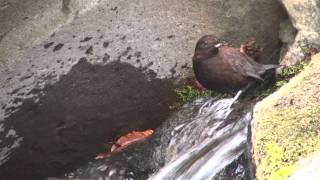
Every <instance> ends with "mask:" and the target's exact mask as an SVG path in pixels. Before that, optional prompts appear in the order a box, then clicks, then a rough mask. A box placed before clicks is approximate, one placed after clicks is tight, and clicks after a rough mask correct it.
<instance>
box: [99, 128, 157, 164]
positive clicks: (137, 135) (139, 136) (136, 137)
mask: <svg viewBox="0 0 320 180" xmlns="http://www.w3.org/2000/svg"><path fill="white" fill-rule="evenodd" d="M152 134H153V130H151V129H148V130H145V131H133V132H131V133H128V134H126V135H124V136H121V137H120V138H119V139H118V140H117V141H116V143H115V144H114V145H112V147H111V150H110V152H105V153H99V154H98V155H97V156H96V158H95V159H105V158H107V157H109V156H111V153H112V152H119V151H121V150H122V149H124V148H125V147H127V146H128V145H130V144H133V143H135V142H137V141H141V140H143V139H145V138H147V137H149V136H151V135H152Z"/></svg>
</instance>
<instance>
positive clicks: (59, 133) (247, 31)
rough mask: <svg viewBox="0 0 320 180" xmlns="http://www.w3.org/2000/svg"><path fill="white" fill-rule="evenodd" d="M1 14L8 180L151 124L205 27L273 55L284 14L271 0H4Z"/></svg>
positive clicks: (162, 114) (0, 76)
mask: <svg viewBox="0 0 320 180" xmlns="http://www.w3.org/2000/svg"><path fill="white" fill-rule="evenodd" d="M16 12H19V13H16ZM0 13H1V15H0V17H1V19H0V23H1V25H0V36H1V39H0V61H1V63H0V84H1V87H0V105H1V109H0V120H1V124H0V126H1V132H0V139H1V144H0V160H1V162H0V164H2V163H4V164H3V165H2V167H1V170H2V173H1V175H3V177H6V178H7V179H8V178H9V179H13V180H14V179H21V177H23V178H24V179H32V180H36V179H37V178H38V179H41V178H42V177H48V176H53V175H54V174H61V173H63V172H64V171H67V170H68V169H70V168H74V167H76V166H78V165H79V164H82V163H84V162H87V161H88V160H89V159H90V156H94V155H95V154H96V153H98V152H99V151H101V149H102V147H103V144H104V143H106V141H112V139H115V138H116V137H117V136H119V135H121V134H120V133H122V134H123V133H127V132H128V131H131V130H139V129H140V128H141V130H144V128H150V126H152V127H154V126H158V125H159V124H160V123H161V121H162V120H164V119H166V117H167V116H168V114H169V110H168V106H169V104H170V103H172V101H174V97H173V94H172V93H173V88H174V83H175V82H176V81H179V80H180V79H181V78H183V77H186V76H190V74H191V72H192V71H191V59H192V55H193V51H194V46H195V43H196V41H197V39H198V38H199V37H201V36H202V35H204V34H211V33H214V34H216V35H218V36H219V37H220V38H221V39H223V40H226V41H229V42H231V43H233V44H234V45H236V46H239V45H240V43H242V42H244V41H246V40H248V39H250V38H254V39H256V41H257V43H258V44H259V45H260V46H261V47H263V48H264V52H263V54H262V58H263V59H264V60H265V61H268V60H269V59H275V60H277V58H276V57H277V56H278V52H277V50H278V48H279V46H280V41H279V39H278V30H279V24H280V22H281V21H283V20H284V19H285V18H286V17H285V11H284V9H283V8H282V7H281V6H280V4H279V3H278V2H276V1H270V0H260V1H259V3H257V2H256V1H246V0H242V1H234V0H227V1H226V0H219V1H211V0H201V1H185V0H171V1H170V0H159V1H150V0H100V1H98V0H94V1H90V0H59V1H51V0H42V1H40V0H26V1H15V0H4V1H1V4H0ZM12 14H17V15H16V16H13V15H12ZM261 22H263V23H261ZM274 52H275V53H274ZM273 55H274V56H273ZM128 125H129V126H128ZM86 133H87V134H86ZM107 146H109V144H108V145H107ZM26 152H28V153H26ZM70 154H72V155H70ZM33 169H37V171H34V170H33ZM12 171H14V172H15V173H12ZM9 175H10V176H9ZM0 179H1V176H0Z"/></svg>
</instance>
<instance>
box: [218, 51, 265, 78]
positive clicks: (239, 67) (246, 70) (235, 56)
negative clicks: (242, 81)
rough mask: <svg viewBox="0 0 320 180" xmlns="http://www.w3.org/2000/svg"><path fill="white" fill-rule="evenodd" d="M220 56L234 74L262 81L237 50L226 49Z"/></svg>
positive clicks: (255, 69) (255, 70)
mask: <svg viewBox="0 0 320 180" xmlns="http://www.w3.org/2000/svg"><path fill="white" fill-rule="evenodd" d="M222 54H223V56H224V59H225V60H227V61H228V63H229V64H230V66H231V67H232V69H233V70H234V71H235V72H237V73H240V74H241V75H243V76H247V77H252V78H255V79H259V80H263V79H262V78H261V76H260V75H259V73H258V69H257V68H256V67H255V66H254V65H253V64H251V63H250V62H251V61H250V60H248V57H246V56H245V55H243V54H242V53H241V52H240V51H239V50H238V49H236V48H228V49H225V51H224V52H222Z"/></svg>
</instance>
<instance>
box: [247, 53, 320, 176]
mask: <svg viewBox="0 0 320 180" xmlns="http://www.w3.org/2000/svg"><path fill="white" fill-rule="evenodd" d="M319 71H320V54H318V55H316V56H314V57H313V59H312V61H311V63H310V64H309V66H308V67H307V68H306V69H305V70H304V71H303V72H302V73H301V74H299V75H298V76H297V77H294V78H293V79H291V80H290V82H289V83H288V84H286V85H284V86H283V87H281V88H280V89H279V90H278V91H277V92H275V93H274V94H272V95H271V96H269V97H268V98H266V99H264V100H263V101H261V102H259V103H258V104H257V105H256V106H255V109H254V119H253V121H252V124H253V126H252V127H253V130H252V131H253V152H254V158H255V163H256V166H257V177H258V179H286V178H287V177H288V176H289V175H291V174H293V173H294V171H295V169H296V168H297V165H296V162H297V161H298V160H300V159H301V158H304V157H307V156H309V155H311V154H313V153H314V152H317V151H319V148H320V135H319V128H320V126H319V124H320V122H319V119H320V108H319V107H320V106H319V105H320V104H319V99H320V93H319V88H320V81H319V78H320V77H319Z"/></svg>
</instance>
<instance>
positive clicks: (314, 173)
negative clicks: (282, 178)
mask: <svg viewBox="0 0 320 180" xmlns="http://www.w3.org/2000/svg"><path fill="white" fill-rule="evenodd" d="M297 166H298V167H297V170H296V171H295V172H294V174H293V175H292V176H290V177H289V178H288V180H301V179H311V180H317V179H320V173H319V172H320V156H319V154H317V155H312V156H310V157H308V158H306V159H302V160H300V161H299V162H298V163H297Z"/></svg>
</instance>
